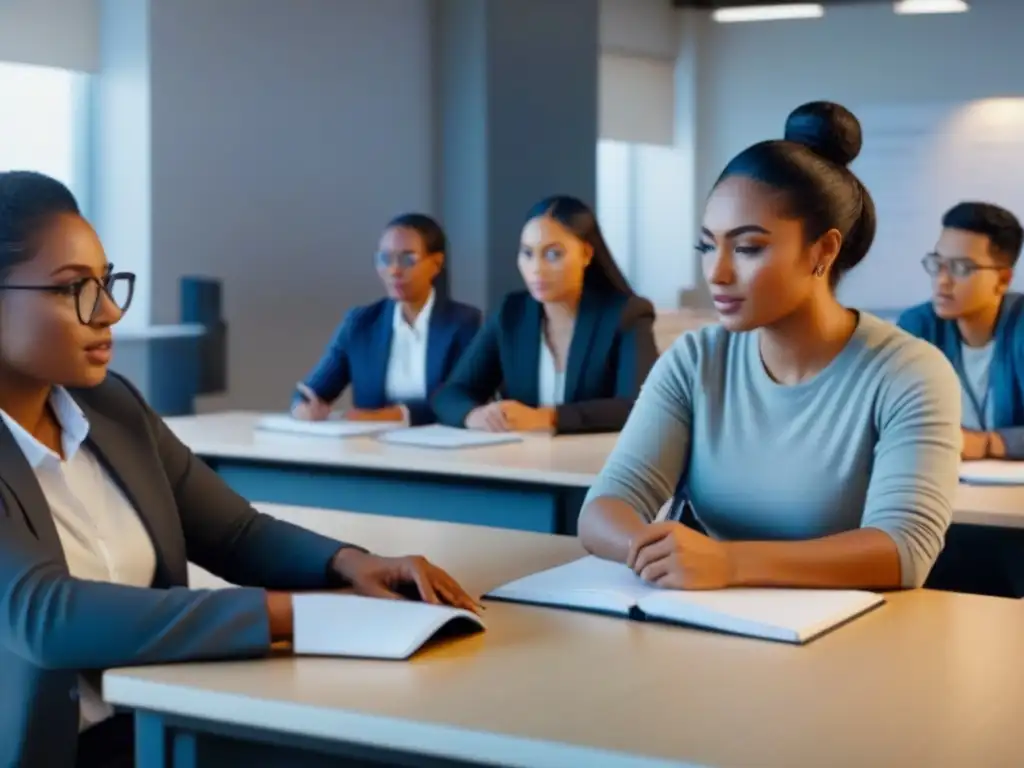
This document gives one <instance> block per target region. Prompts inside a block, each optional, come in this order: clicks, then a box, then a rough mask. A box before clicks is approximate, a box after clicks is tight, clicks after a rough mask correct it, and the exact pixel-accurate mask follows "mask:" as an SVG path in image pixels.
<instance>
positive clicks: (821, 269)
mask: <svg viewBox="0 0 1024 768" xmlns="http://www.w3.org/2000/svg"><path fill="white" fill-rule="evenodd" d="M814 274H816V275H817V276H818V277H824V276H825V265H824V264H819V265H818V266H816V267H815V268H814Z"/></svg>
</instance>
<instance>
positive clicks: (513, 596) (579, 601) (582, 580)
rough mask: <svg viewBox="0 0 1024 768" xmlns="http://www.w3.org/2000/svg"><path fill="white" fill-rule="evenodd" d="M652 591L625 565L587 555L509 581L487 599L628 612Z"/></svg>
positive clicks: (492, 592) (652, 589)
mask: <svg viewBox="0 0 1024 768" xmlns="http://www.w3.org/2000/svg"><path fill="white" fill-rule="evenodd" d="M653 591H655V588H654V587H651V586H649V585H647V584H645V583H644V582H643V581H642V580H641V579H640V578H639V577H638V576H637V575H636V574H634V573H633V572H632V571H631V570H629V568H627V567H626V566H625V565H622V564H620V563H613V562H610V561H608V560H602V559H600V558H597V557H593V556H588V557H584V558H581V559H579V560H574V561H573V562H571V563H567V564H566V565H561V566H558V567H557V568H549V569H548V570H546V571H540V572H539V573H534V574H531V575H530V576H525V577H524V578H522V579H517V580H516V581H512V582H509V583H508V584H505V585H503V586H501V587H498V588H497V589H494V590H492V591H491V592H490V593H489V594H488V595H487V596H488V597H494V598H499V599H504V600H513V601H521V602H533V603H542V604H544V605H562V606H566V607H573V608H589V609H592V610H607V611H616V612H619V613H628V611H629V609H630V608H631V607H633V606H634V605H636V603H637V602H638V601H639V600H640V599H641V598H643V597H644V596H645V595H647V594H649V593H651V592H653Z"/></svg>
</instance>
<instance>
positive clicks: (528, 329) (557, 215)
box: [433, 196, 658, 433]
mask: <svg viewBox="0 0 1024 768" xmlns="http://www.w3.org/2000/svg"><path fill="white" fill-rule="evenodd" d="M518 265H519V272H520V274H521V275H522V277H523V282H524V283H526V287H527V290H526V291H522V292H516V293H512V294H510V295H508V296H506V297H505V300H504V301H503V302H502V304H501V306H500V307H499V308H498V310H497V311H496V312H495V313H494V314H493V315H492V316H491V317H490V318H489V319H488V321H487V322H486V323H485V324H484V327H483V329H482V330H481V331H480V334H479V335H478V336H477V338H476V339H475V340H474V341H473V344H472V345H471V346H470V348H469V350H468V351H467V352H466V355H465V356H464V357H463V358H462V360H460V361H459V364H458V366H456V368H455V370H454V371H453V372H452V375H451V378H449V379H448V381H446V382H445V384H444V386H443V387H442V388H441V389H440V391H439V392H438V393H437V395H436V396H435V397H434V401H433V403H434V409H435V411H436V412H437V416H438V420H439V421H441V422H443V423H445V424H449V425H452V426H459V427H468V428H470V429H481V430H488V431H506V430H512V431H528V430H553V431H554V432H556V433H574V432H575V433H580V432H613V431H617V430H619V429H621V428H622V425H623V424H624V423H625V421H626V416H627V415H628V414H629V409H630V408H631V407H632V405H633V401H634V399H635V398H636V395H637V392H638V391H639V388H640V385H641V383H643V380H644V378H645V377H646V376H647V372H648V371H649V370H650V368H651V365H652V364H653V363H654V360H655V359H656V358H657V354H658V353H657V349H656V348H655V344H654V333H653V330H652V328H653V322H654V308H653V307H652V306H651V303H650V302H648V301H647V300H646V299H642V298H640V297H639V296H637V295H636V294H634V293H633V290H632V289H631V288H630V287H629V284H628V283H627V282H626V279H625V277H623V275H622V273H621V272H620V271H619V269H618V267H617V266H616V265H615V261H614V259H613V258H612V255H611V252H610V251H609V249H608V245H607V244H606V243H605V240H604V236H603V235H602V234H601V229H600V227H599V226H598V222H597V218H596V217H595V216H594V213H593V211H591V210H590V208H588V207H587V206H586V205H585V204H584V203H582V202H581V201H579V200H577V199H575V198H572V197H565V196H556V197H550V198H547V199H545V200H542V201H540V202H539V203H537V204H536V205H535V206H534V207H533V208H532V209H531V210H530V211H529V213H528V214H527V216H526V223H525V224H524V226H523V230H522V236H521V241H520V244H519V254H518ZM495 393H497V394H498V395H499V396H500V399H498V400H495V401H492V397H493V396H494V395H495Z"/></svg>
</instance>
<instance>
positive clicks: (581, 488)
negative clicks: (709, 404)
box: [167, 412, 617, 533]
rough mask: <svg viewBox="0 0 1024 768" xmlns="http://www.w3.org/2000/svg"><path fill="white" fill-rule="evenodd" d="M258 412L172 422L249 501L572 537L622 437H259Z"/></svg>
mask: <svg viewBox="0 0 1024 768" xmlns="http://www.w3.org/2000/svg"><path fill="white" fill-rule="evenodd" d="M258 418H259V414H255V413H245V412H228V413H219V414H209V415H203V416H184V417H176V418H169V419H167V424H168V425H169V426H170V428H171V429H172V430H173V431H174V432H175V434H177V436H178V437H179V438H180V439H181V440H182V442H184V443H185V444H186V445H188V446H189V447H190V448H191V449H192V451H193V452H194V453H196V454H197V455H199V456H201V457H202V458H203V459H204V460H205V461H206V462H207V463H208V464H210V465H211V466H212V467H213V468H214V469H215V470H216V471H217V472H218V473H219V474H220V475H221V476H222V477H223V478H224V479H225V480H226V481H227V482H228V484H230V485H231V486H232V487H233V488H234V489H235V490H236V491H238V492H239V493H241V494H242V495H243V496H245V497H246V498H249V499H256V500H259V501H269V502H278V503H284V504H300V505H305V506H312V507H322V508H326V509H347V510H351V511H355V512H371V513H374V514H387V515H396V516H399V517H416V518H426V519H432V520H442V521H446V522H458V523H474V524H483V525H491V526H496V527H503V528H515V529H520V530H528V531H540V532H545V533H573V532H575V530H576V517H577V514H578V512H579V508H580V506H581V504H582V502H583V497H584V495H585V494H586V491H587V488H589V487H590V484H591V482H592V480H593V478H594V476H595V475H596V474H597V473H598V472H599V471H600V470H601V467H602V466H603V464H604V460H605V457H606V456H607V455H608V453H609V452H610V451H611V448H612V446H613V445H614V444H615V439H616V437H617V435H615V434H601V435H578V436H577V435H570V436H564V437H557V438H553V437H549V436H547V435H531V436H528V437H527V438H526V439H525V440H524V441H523V442H522V443H514V444H507V445H499V446H490V447H486V448H467V449H463V450H430V449H426V448H415V447H408V446H396V445H388V444H387V443H382V442H380V441H379V440H376V439H374V438H372V437H352V438H345V439H331V438H315V437H305V436H295V435H286V434H280V433H273V432H265V431H259V430H255V429H254V425H255V424H256V421H257V419H258Z"/></svg>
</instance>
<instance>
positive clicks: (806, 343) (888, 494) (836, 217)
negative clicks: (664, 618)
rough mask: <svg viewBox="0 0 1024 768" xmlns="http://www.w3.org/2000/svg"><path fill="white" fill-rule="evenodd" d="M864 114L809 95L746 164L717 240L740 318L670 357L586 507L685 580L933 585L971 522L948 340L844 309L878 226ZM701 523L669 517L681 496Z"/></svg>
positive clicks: (627, 552)
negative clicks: (867, 173) (955, 523)
mask: <svg viewBox="0 0 1024 768" xmlns="http://www.w3.org/2000/svg"><path fill="white" fill-rule="evenodd" d="M860 147H861V131H860V125H859V123H858V122H857V119H856V117H854V116H853V115H852V114H851V113H850V112H849V111H848V110H847V109H845V108H844V107H842V106H840V105H838V104H833V103H829V102H814V103H810V104H805V105H803V106H801V107H799V108H797V109H796V110H795V111H794V112H793V113H792V114H791V115H790V116H789V118H788V120H787V121H786V130H785V138H784V139H783V140H775V141H764V142H761V143H758V144H755V145H753V146H751V147H749V148H747V149H745V150H743V151H742V152H741V153H740V154H739V155H737V156H736V157H735V158H733V160H732V161H731V162H730V163H729V164H728V165H727V166H726V168H725V170H724V171H723V172H722V175H721V176H720V177H719V178H718V181H717V182H716V184H715V186H714V188H713V189H712V191H711V194H710V196H709V197H708V200H707V204H706V207H705V211H704V220H703V226H702V228H701V237H700V241H699V243H698V244H697V251H698V252H699V254H700V256H701V259H702V263H703V270H704V275H705V278H706V279H707V281H708V285H709V287H710V290H711V294H712V296H713V298H714V303H715V308H716V310H717V312H718V315H719V317H720V320H721V324H720V325H718V326H712V327H708V328H703V329H701V330H699V331H694V332H691V333H687V334H685V335H684V336H682V337H681V338H680V339H679V340H678V341H677V342H676V343H675V345H674V346H673V347H672V348H671V350H670V351H668V352H666V353H665V354H663V355H662V356H661V358H660V359H659V360H658V363H657V364H656V365H655V367H654V369H653V370H652V371H651V374H650V376H649V377H648V379H647V382H646V384H645V385H644V388H643V391H642V392H641V393H640V396H639V398H638V399H637V402H636V405H635V406H634V407H633V411H632V413H631V414H630V417H629V420H628V422H627V423H626V426H625V428H624V430H623V432H622V434H621V436H620V438H619V440H618V443H617V445H616V447H615V449H614V451H613V452H612V455H611V456H610V457H609V459H608V462H607V464H606V465H605V467H604V469H603V471H602V472H601V475H600V477H599V478H598V480H597V482H596V483H595V484H594V485H593V487H592V488H591V490H590V493H589V495H588V497H587V501H586V503H585V505H584V508H583V510H582V512H581V514H580V524H579V530H580V537H581V539H582V541H583V544H584V545H585V546H586V547H587V549H588V550H589V551H591V552H592V553H594V554H596V555H598V556H601V557H604V558H607V559H610V560H616V561H619V562H623V563H626V564H627V565H628V566H629V567H630V568H632V569H633V570H634V571H635V572H636V573H637V574H638V575H640V576H641V577H642V578H643V579H645V580H646V581H648V582H649V583H651V584H654V585H657V586H660V587H665V588H669V589H719V588H725V587H732V586H793V587H829V588H881V589H886V588H897V587H914V586H919V585H921V584H922V583H923V582H924V580H925V577H926V576H927V575H928V572H929V571H930V569H931V567H932V565H933V564H934V562H935V559H936V557H937V556H938V554H939V552H940V551H941V549H942V546H943V540H944V535H945V532H946V529H947V528H948V526H949V523H950V519H951V516H952V504H953V498H954V494H955V492H956V487H957V482H958V480H957V475H958V462H959V452H960V389H959V384H958V381H957V377H956V374H955V373H954V371H953V369H952V367H951V366H950V365H949V363H948V362H947V361H946V359H945V358H944V356H943V355H942V353H941V352H938V351H937V350H936V349H934V348H932V347H931V346H930V345H928V344H927V343H922V342H921V341H920V340H918V339H915V338H913V337H911V336H910V335H908V334H906V333H904V332H902V331H900V330H899V329H897V328H896V327H895V326H893V325H890V324H888V323H885V322H883V321H882V320H880V319H878V318H876V317H873V316H871V315H869V314H865V313H863V312H857V311H856V310H852V309H848V308H846V307H844V306H842V304H840V303H839V301H838V300H837V298H836V296H835V287H836V284H837V283H838V282H839V280H840V279H841V278H842V276H843V275H844V274H845V273H846V272H848V271H849V270H850V269H853V268H854V267H855V266H856V265H857V264H858V263H859V262H860V261H861V260H862V259H863V258H864V257H865V255H866V254H867V252H868V249H869V248H870V247H871V242H872V240H873V239H874V234H875V209H874V204H873V203H872V201H871V196H870V195H869V194H868V191H867V190H866V189H865V188H864V186H863V185H862V184H861V182H860V180H859V179H857V177H856V176H855V175H854V174H853V173H851V172H850V171H849V170H848V169H847V167H846V165H847V164H848V163H849V162H851V161H852V160H853V159H854V158H855V157H856V156H857V154H858V152H859V151H860ZM677 489H678V491H679V496H681V497H682V498H684V499H685V500H686V501H687V502H689V504H690V505H691V506H692V509H693V512H694V515H695V518H696V520H697V522H698V523H699V524H700V525H701V526H702V527H703V528H704V529H705V530H706V535H705V533H701V532H698V531H697V530H696V529H695V528H691V527H688V526H686V525H684V524H682V523H680V522H678V521H671V520H670V521H663V522H655V514H656V513H657V511H658V509H659V507H661V506H662V504H664V503H665V501H666V500H668V499H669V497H670V496H671V495H672V493H673V491H674V490H677Z"/></svg>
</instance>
